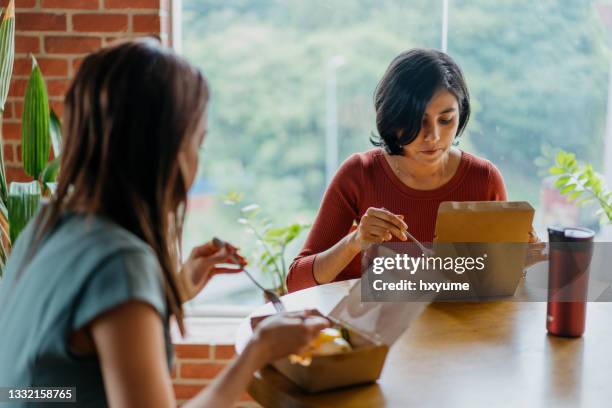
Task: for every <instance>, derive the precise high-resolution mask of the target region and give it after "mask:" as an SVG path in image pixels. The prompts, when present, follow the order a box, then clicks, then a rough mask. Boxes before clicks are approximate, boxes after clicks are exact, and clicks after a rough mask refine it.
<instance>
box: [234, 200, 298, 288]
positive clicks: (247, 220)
mask: <svg viewBox="0 0 612 408" xmlns="http://www.w3.org/2000/svg"><path fill="white" fill-rule="evenodd" d="M243 197H244V194H241V193H235V192H233V193H229V194H228V195H226V196H225V197H224V198H223V201H224V203H225V204H226V205H236V204H238V203H240V202H241V201H242V199H243ZM240 215H241V217H240V218H238V222H239V223H240V224H243V225H244V226H245V227H246V228H247V230H248V231H249V232H251V233H252V234H253V235H254V236H255V238H256V239H257V244H258V248H257V250H256V252H255V253H254V256H253V257H252V258H253V259H254V260H255V263H256V265H257V266H258V267H259V269H260V270H261V271H262V273H264V274H267V275H269V276H272V277H273V279H274V285H275V286H274V288H273V290H274V291H276V292H277V293H278V294H279V295H284V294H286V293H287V284H286V278H287V272H288V268H287V261H286V259H285V251H286V249H287V246H288V245H289V244H290V243H291V242H292V241H293V240H294V239H295V238H297V237H298V235H300V233H301V232H302V231H304V230H305V229H307V228H309V227H310V225H307V224H301V223H293V224H289V225H286V226H281V227H279V226H274V225H273V224H272V223H271V222H270V221H269V220H268V219H267V218H264V217H263V216H262V215H261V208H260V206H259V205H258V204H250V205H247V206H244V207H242V208H241V209H240Z"/></svg>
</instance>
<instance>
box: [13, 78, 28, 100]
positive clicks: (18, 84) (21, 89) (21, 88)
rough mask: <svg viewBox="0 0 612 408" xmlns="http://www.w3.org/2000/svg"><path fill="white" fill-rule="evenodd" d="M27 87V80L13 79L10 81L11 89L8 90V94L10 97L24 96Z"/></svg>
mask: <svg viewBox="0 0 612 408" xmlns="http://www.w3.org/2000/svg"><path fill="white" fill-rule="evenodd" d="M27 86H28V80H27V78H13V79H11V87H10V89H9V93H10V95H11V96H24V95H25V90H26V87H27Z"/></svg>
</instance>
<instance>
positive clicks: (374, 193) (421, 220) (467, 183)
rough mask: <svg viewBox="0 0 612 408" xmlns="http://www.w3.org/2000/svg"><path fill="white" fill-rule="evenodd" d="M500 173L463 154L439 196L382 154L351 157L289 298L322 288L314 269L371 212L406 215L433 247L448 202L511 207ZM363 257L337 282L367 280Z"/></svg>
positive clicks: (299, 260) (300, 259)
mask: <svg viewBox="0 0 612 408" xmlns="http://www.w3.org/2000/svg"><path fill="white" fill-rule="evenodd" d="M505 200H506V188H505V186H504V180H503V178H502V175H501V173H500V172H499V170H498V169H497V168H496V167H495V166H494V165H493V164H492V163H491V162H489V161H488V160H485V159H482V158H479V157H476V156H474V155H472V154H469V153H466V152H462V155H461V162H460V163H459V167H458V168H457V171H456V172H455V174H454V175H453V177H452V178H451V179H450V180H449V181H448V182H447V183H446V184H444V185H442V186H440V187H438V188H436V189H434V190H415V189H413V188H410V187H408V186H407V185H405V184H404V183H403V182H402V181H401V180H400V179H399V178H398V177H397V176H396V175H395V173H394V171H393V169H392V168H391V167H390V166H389V163H388V162H387V160H386V159H385V157H384V153H383V151H382V150H381V149H372V150H369V151H367V152H364V153H356V154H353V155H352V156H350V157H349V158H348V159H347V160H346V161H345V162H344V163H343V164H342V166H340V168H339V169H338V172H337V173H336V175H335V176H334V179H333V180H332V182H331V183H330V185H329V187H328V188H327V190H326V191H325V194H324V195H323V201H322V203H321V208H320V209H319V213H318V214H317V217H316V219H315V221H314V223H313V225H312V228H311V230H310V233H309V234H308V237H307V238H306V242H305V243H304V247H303V248H302V251H301V252H300V253H299V255H298V256H297V257H296V258H295V260H294V261H293V263H292V264H291V267H290V268H289V274H288V276H287V287H288V289H289V292H294V291H296V290H300V289H304V288H308V287H311V286H315V285H317V282H316V280H315V279H314V275H313V264H314V260H315V257H316V256H317V254H318V253H320V252H323V251H325V250H327V249H329V248H331V247H332V246H333V245H335V244H336V243H337V242H338V241H340V239H342V238H343V237H344V236H346V235H347V234H348V233H349V232H350V230H351V226H352V225H353V222H356V223H359V220H360V219H361V216H362V215H363V214H364V213H365V211H366V210H367V209H368V208H369V207H376V208H381V207H384V208H386V209H387V210H389V211H391V212H392V213H394V214H403V215H404V221H405V222H406V224H408V230H409V231H410V233H411V234H412V235H414V236H415V238H416V239H418V240H419V241H421V242H432V241H433V238H434V228H435V224H436V216H437V213H438V207H439V205H440V203H441V202H443V201H505ZM360 258H361V257H360V255H358V256H355V258H354V259H353V260H352V261H351V262H350V263H349V264H348V265H347V266H346V268H344V270H342V272H340V274H339V275H338V276H337V277H336V279H335V280H334V281H340V280H345V279H353V278H359V277H360V276H361V262H360Z"/></svg>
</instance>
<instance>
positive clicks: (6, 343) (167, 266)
mask: <svg viewBox="0 0 612 408" xmlns="http://www.w3.org/2000/svg"><path fill="white" fill-rule="evenodd" d="M207 102H208V88H207V84H206V81H205V79H204V77H203V76H202V74H201V73H200V72H198V70H197V69H195V68H194V67H192V66H191V65H189V64H188V63H187V62H186V61H185V60H183V59H182V58H180V57H178V56H177V55H175V54H174V53H173V52H172V51H171V50H169V49H165V48H162V47H160V46H159V44H158V43H156V42H155V41H153V40H138V41H130V42H125V43H122V44H119V45H115V46H113V47H109V48H105V49H102V50H100V51H98V52H96V53H94V54H92V55H89V56H88V57H87V58H85V60H84V61H83V63H82V65H81V67H80V69H79V72H78V74H77V75H76V78H75V79H74V81H73V83H72V85H71V86H70V89H69V90H68V93H67V95H66V99H65V114H64V135H65V139H64V148H63V153H62V156H61V173H60V177H59V179H58V187H57V191H56V195H55V196H54V197H53V198H52V199H51V201H50V203H49V204H48V205H45V206H44V207H43V208H42V209H41V211H40V212H39V214H38V215H37V216H36V217H35V219H34V220H33V221H32V222H31V223H30V224H29V225H28V227H27V228H26V229H25V230H24V231H23V232H22V234H21V236H20V237H19V239H18V241H17V244H16V245H15V247H14V248H13V254H12V255H11V258H10V259H9V262H8V264H7V269H6V272H5V276H4V278H3V280H2V281H1V282H0V333H1V334H0V387H11V388H17V389H18V388H24V387H76V401H77V406H107V405H110V406H129V407H167V406H174V405H175V400H174V395H173V392H172V386H171V379H170V366H171V360H172V347H171V343H170V338H169V332H168V326H169V319H170V318H174V319H176V321H177V323H178V325H179V327H180V328H181V331H183V330H184V328H183V324H182V322H183V312H182V303H183V302H184V301H185V300H186V299H189V298H191V297H192V296H194V295H195V294H196V293H197V292H198V291H199V290H200V289H201V288H202V287H203V286H204V285H205V284H206V282H207V281H208V279H209V278H210V277H211V276H212V275H213V274H215V273H221V272H226V270H224V269H221V268H220V267H218V266H216V265H218V264H220V263H229V262H234V263H236V264H237V268H238V269H240V268H241V267H242V266H244V260H243V259H242V258H240V257H239V256H237V257H236V256H233V255H235V251H236V250H235V248H234V247H232V246H231V245H229V244H225V245H219V246H217V245H215V244H214V243H213V242H212V241H211V242H208V243H206V244H204V245H202V246H199V247H197V248H195V249H194V250H193V251H192V253H191V254H190V256H189V258H188V260H187V261H186V262H185V263H184V264H182V265H181V264H180V236H181V229H182V225H183V218H184V213H183V210H184V208H185V200H186V195H187V191H188V189H189V187H190V186H191V184H192V182H193V180H194V177H195V173H196V169H197V164H198V154H197V152H198V148H199V146H200V144H201V143H202V141H203V138H204V134H205V133H206V105H207ZM326 325H327V322H325V321H323V320H322V319H320V318H315V317H308V316H305V315H279V316H278V317H276V318H271V319H268V320H266V321H264V322H263V323H262V325H261V326H259V327H258V330H257V331H256V332H255V334H254V336H253V340H252V341H251V342H250V344H249V345H248V346H247V347H246V349H245V351H244V353H243V354H241V355H240V356H239V357H238V358H237V359H236V360H235V361H234V362H233V363H232V364H230V365H229V366H228V367H227V368H226V369H225V371H223V372H222V373H221V374H220V375H219V376H218V377H217V378H216V379H215V381H214V382H213V383H212V384H211V385H209V386H208V387H207V388H206V390H205V391H203V392H202V393H201V394H199V395H198V396H197V397H196V398H194V399H193V400H192V401H189V402H188V403H187V404H186V405H185V406H194V407H195V406H206V407H227V406H231V405H232V404H233V403H234V402H235V400H236V398H238V397H239V396H240V395H241V394H242V393H243V392H244V390H245V388H246V386H247V384H248V382H249V381H250V379H251V376H252V374H253V373H254V372H255V371H256V370H258V369H259V368H261V367H262V366H263V365H264V364H266V363H267V362H270V361H273V360H275V359H277V358H280V357H283V356H285V355H288V354H290V353H293V352H297V351H299V350H300V349H301V348H302V347H304V346H305V345H306V344H307V343H308V342H309V341H310V340H311V339H312V338H314V336H316V335H317V333H318V331H319V330H320V329H321V328H323V327H325V326H326ZM30 404H31V405H32V406H38V405H39V404H40V403H39V402H28V401H24V400H21V401H19V400H16V401H15V403H14V406H28V405H30ZM45 406H48V404H45Z"/></svg>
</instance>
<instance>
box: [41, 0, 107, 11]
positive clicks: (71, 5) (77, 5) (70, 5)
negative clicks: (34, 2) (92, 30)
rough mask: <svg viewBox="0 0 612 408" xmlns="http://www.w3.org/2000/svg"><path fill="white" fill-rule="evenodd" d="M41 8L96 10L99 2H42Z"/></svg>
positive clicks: (52, 0)
mask: <svg viewBox="0 0 612 408" xmlns="http://www.w3.org/2000/svg"><path fill="white" fill-rule="evenodd" d="M42 8H44V9H52V8H65V9H81V10H97V9H99V8H100V0H42Z"/></svg>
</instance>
